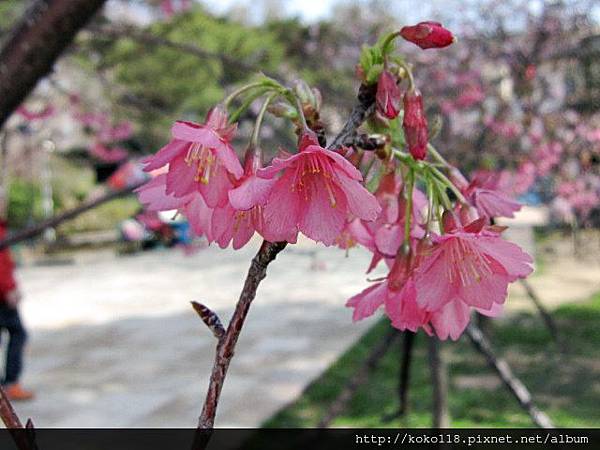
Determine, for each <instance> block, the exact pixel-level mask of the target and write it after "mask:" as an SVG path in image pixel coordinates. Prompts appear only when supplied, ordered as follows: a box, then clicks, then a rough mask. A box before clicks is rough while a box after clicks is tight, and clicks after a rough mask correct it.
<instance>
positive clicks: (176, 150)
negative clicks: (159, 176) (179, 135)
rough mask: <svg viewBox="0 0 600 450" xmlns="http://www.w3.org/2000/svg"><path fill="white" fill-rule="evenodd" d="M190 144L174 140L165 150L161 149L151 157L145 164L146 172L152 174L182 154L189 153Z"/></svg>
mask: <svg viewBox="0 0 600 450" xmlns="http://www.w3.org/2000/svg"><path fill="white" fill-rule="evenodd" d="M189 145H190V144H189V142H185V141H180V140H178V139H173V140H171V142H169V143H168V144H167V145H165V146H164V147H163V148H161V149H160V150H159V151H158V152H157V153H156V154H155V155H154V156H150V157H149V158H147V159H146V160H145V161H144V162H145V164H146V167H144V171H146V172H152V171H153V170H156V169H159V168H161V167H162V166H164V165H166V164H168V163H169V162H170V161H171V160H172V159H173V158H175V157H176V156H177V155H179V154H181V153H185V152H187V149H188V147H189Z"/></svg>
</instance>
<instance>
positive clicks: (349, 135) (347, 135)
mask: <svg viewBox="0 0 600 450" xmlns="http://www.w3.org/2000/svg"><path fill="white" fill-rule="evenodd" d="M376 90H377V85H373V86H367V85H364V84H362V85H361V86H360V88H359V90H358V104H357V105H356V106H355V107H354V108H353V109H352V112H351V113H350V117H349V118H348V120H347V121H346V124H345V125H344V127H343V128H342V131H340V133H339V134H338V135H337V136H336V137H335V139H334V140H333V142H332V143H331V145H330V146H329V148H330V149H336V148H339V147H341V146H348V145H352V144H353V143H354V141H355V138H356V130H358V128H359V127H360V126H361V125H362V123H363V122H364V121H365V120H366V118H367V117H369V116H370V115H371V114H372V113H373V112H374V111H375V94H376Z"/></svg>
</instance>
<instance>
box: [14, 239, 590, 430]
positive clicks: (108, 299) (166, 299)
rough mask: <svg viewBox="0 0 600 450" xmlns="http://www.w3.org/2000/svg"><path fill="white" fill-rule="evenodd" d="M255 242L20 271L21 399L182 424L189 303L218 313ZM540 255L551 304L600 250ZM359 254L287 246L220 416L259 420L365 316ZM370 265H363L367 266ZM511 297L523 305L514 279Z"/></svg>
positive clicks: (191, 359)
mask: <svg viewBox="0 0 600 450" xmlns="http://www.w3.org/2000/svg"><path fill="white" fill-rule="evenodd" d="M258 244H259V242H258V241H255V242H253V245H251V246H249V248H246V249H243V250H241V251H239V252H233V251H230V250H225V251H223V250H220V249H218V248H214V247H210V248H207V249H204V250H201V251H199V252H198V253H196V254H195V255H193V256H190V257H185V256H183V254H182V253H181V251H180V250H177V249H175V250H158V251H154V252H149V253H144V254H140V255H135V256H126V257H117V258H116V257H115V256H113V255H112V254H106V253H105V254H98V253H95V254H91V255H87V256H86V255H81V256H79V257H78V260H77V261H76V263H75V264H70V265H53V266H28V267H23V268H21V269H20V270H19V272H18V276H19V279H20V281H21V282H22V286H23V289H24V293H25V298H26V299H25V302H24V303H23V305H22V313H23V316H24V318H25V321H26V323H27V325H28V328H29V330H30V334H31V340H30V346H29V349H28V353H27V360H26V364H27V368H26V373H25V377H24V382H25V384H26V385H27V386H30V387H32V388H33V389H35V390H36V392H37V393H38V397H37V399H36V400H35V401H33V402H31V403H24V404H18V405H17V411H18V412H19V414H20V415H22V416H23V417H33V419H34V421H35V423H36V425H37V426H39V427H190V426H194V425H195V419H196V417H197V416H198V414H199V410H200V405H201V403H202V400H203V397H204V394H205V390H206V386H207V383H208V377H209V373H210V368H211V366H212V360H213V355H214V345H215V340H214V338H213V337H212V335H211V334H210V333H209V331H208V330H207V329H206V327H205V326H204V325H203V324H201V322H200V320H199V319H198V318H197V317H196V316H195V314H194V313H193V312H192V310H191V307H190V306H189V301H190V300H197V301H201V302H204V303H206V304H207V305H208V306H210V307H211V308H213V309H214V310H215V311H216V312H217V313H218V314H219V316H220V317H221V318H222V319H223V320H224V321H227V320H228V318H229V316H230V314H231V311H232V309H233V306H234V303H235V301H236V299H237V296H238V294H239V290H240V288H241V284H242V281H243V278H244V276H245V273H246V271H247V268H248V264H249V261H250V258H251V257H252V255H253V254H254V253H255V251H256V249H257V247H258ZM559 256H560V258H552V255H550V256H549V257H548V258H550V259H548V258H546V259H547V261H546V262H545V263H544V266H543V268H542V270H541V271H540V272H541V273H540V274H539V275H534V276H533V277H532V278H531V283H532V284H533V285H534V287H535V288H536V289H537V290H538V293H539V295H540V296H541V297H542V299H543V300H544V301H546V302H547V303H548V304H549V306H554V305H556V303H558V302H564V301H565V300H582V299H584V298H586V297H588V296H589V295H591V294H592V293H594V292H595V291H598V290H600V264H599V261H598V260H594V261H590V260H576V259H574V258H572V257H571V258H569V257H568V255H563V254H560V255H559ZM368 260H369V255H368V254H367V253H366V252H364V251H363V250H360V249H354V250H352V255H351V257H350V258H345V255H344V252H343V251H340V250H337V249H327V248H324V247H323V246H317V245H315V244H313V243H310V242H301V243H300V244H298V245H297V246H293V247H288V248H287V249H286V250H285V251H284V252H283V253H281V254H280V256H279V257H278V259H277V260H276V261H275V262H274V263H273V264H272V265H271V266H270V267H269V271H268V272H269V274H268V276H267V278H266V279H265V281H264V282H263V283H262V284H261V286H260V289H259V292H258V296H257V299H256V301H255V302H254V304H253V306H252V308H251V310H250V314H249V317H248V321H247V324H246V327H245V329H244V331H243V332H242V335H241V338H240V341H239V346H238V351H237V354H236V356H235V358H234V360H233V363H232V365H231V368H230V372H229V375H228V379H227V381H226V384H225V387H224V391H223V400H222V403H221V405H220V408H219V414H218V416H217V426H242V427H253V426H258V425H260V423H262V422H263V421H264V420H265V419H267V418H268V417H269V416H270V415H272V414H273V413H274V412H275V411H277V410H278V409H279V408H281V407H282V406H284V405H285V404H286V403H288V402H291V401H293V400H294V399H295V398H296V397H297V396H298V395H299V394H300V393H301V391H302V389H303V388H304V387H305V386H306V385H307V384H308V383H309V382H310V381H311V380H312V379H314V378H315V377H317V376H318V375H319V374H320V373H321V372H322V371H323V370H324V369H326V368H327V367H328V366H329V365H330V364H331V363H332V362H333V361H334V360H335V359H336V358H337V357H338V356H339V354H340V353H341V352H343V351H344V350H345V349H346V348H348V347H349V346H350V345H351V344H352V343H353V342H354V341H355V340H356V339H358V337H359V336H360V335H361V334H362V333H363V332H364V331H365V330H366V329H367V328H368V327H369V326H370V325H371V324H373V323H374V320H377V319H376V318H371V320H367V321H363V322H361V323H358V324H353V323H352V321H351V312H350V311H349V310H348V309H346V308H344V302H345V300H346V299H347V298H348V297H349V296H351V295H353V294H354V293H357V292H359V290H361V289H362V288H364V287H365V286H366V285H367V282H366V281H365V276H364V269H365V267H367V264H368ZM376 276H377V274H376V275H373V277H376ZM509 308H512V309H515V308H531V303H530V302H529V301H528V300H527V299H526V297H525V296H524V293H523V290H522V289H521V288H520V286H518V285H516V286H515V287H514V288H513V289H511V299H510V302H509Z"/></svg>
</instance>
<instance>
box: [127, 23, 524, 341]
mask: <svg viewBox="0 0 600 450" xmlns="http://www.w3.org/2000/svg"><path fill="white" fill-rule="evenodd" d="M397 36H402V37H403V38H404V39H406V40H408V41H411V42H413V43H415V44H417V45H419V46H420V47H421V48H423V49H428V48H440V47H445V46H447V45H450V44H451V43H452V42H453V41H454V37H453V36H452V34H451V33H450V32H449V31H448V30H446V29H445V28H443V27H442V26H441V25H440V24H437V23H433V22H424V23H421V24H418V25H415V26H413V27H404V28H403V29H402V30H400V31H399V32H397V33H392V34H390V35H388V36H386V37H385V38H384V39H382V40H381V41H380V42H378V43H377V44H376V45H375V46H373V47H365V48H364V49H363V53H362V56H361V61H360V64H359V67H358V69H357V72H358V74H359V76H360V78H361V81H362V84H363V90H364V91H366V92H371V93H372V95H373V97H374V98H373V100H374V102H375V103H376V105H377V108H376V112H375V113H374V114H373V115H372V117H370V118H369V119H368V123H367V127H368V131H370V132H373V133H374V134H372V135H371V137H373V139H372V140H373V141H376V142H378V144H377V145H375V148H370V147H369V148H367V146H362V147H361V144H360V143H359V139H358V136H357V139H355V141H356V143H353V144H352V145H350V146H349V147H344V146H342V147H340V148H335V149H331V148H325V147H324V145H323V144H322V143H320V141H319V136H318V133H315V131H313V130H317V131H319V130H318V129H319V109H320V103H321V100H320V95H319V93H318V92H317V91H315V90H311V89H310V88H308V87H307V86H306V85H305V84H303V83H298V84H297V85H296V86H295V87H294V88H292V89H289V88H286V87H284V86H282V85H281V84H279V83H278V82H276V81H274V80H272V79H268V78H264V79H261V80H259V81H257V82H255V83H252V84H250V85H247V86H244V87H243V88H241V89H239V90H238V91H236V92H234V93H232V94H231V95H230V96H229V97H227V98H226V99H225V100H224V101H223V103H222V104H220V105H217V106H216V107H214V108H213V109H212V110H211V111H210V112H209V113H208V116H207V118H206V121H205V122H204V123H203V124H197V123H192V122H176V123H175V124H174V125H173V127H172V130H171V134H172V140H171V141H170V142H169V143H168V144H167V145H166V146H165V147H163V148H162V149H161V150H160V151H159V152H157V153H156V154H155V155H154V156H151V157H150V158H148V159H147V160H146V161H145V169H144V170H146V171H147V172H150V173H151V174H152V175H153V176H154V177H153V179H152V180H151V181H149V182H148V183H147V184H146V185H144V186H142V187H141V188H140V189H139V190H138V196H139V199H140V201H141V202H142V203H143V204H144V205H145V206H146V207H147V209H148V210H149V211H162V210H178V211H179V212H180V213H181V214H183V215H185V217H186V218H187V219H188V221H189V222H190V225H191V228H192V229H193V231H194V232H195V233H196V234H197V235H202V236H204V237H205V238H206V239H207V240H208V241H209V242H216V243H217V244H218V245H219V246H220V247H222V248H225V247H227V246H229V245H230V244H231V245H232V246H233V248H234V249H239V248H241V247H242V246H244V245H245V244H246V243H247V242H248V241H249V240H250V238H251V237H252V236H253V235H254V233H258V234H259V235H261V236H262V237H263V238H264V239H266V240H268V241H271V242H278V241H287V242H289V243H295V242H296V241H297V238H298V234H299V233H302V234H304V235H305V236H307V237H308V238H311V239H313V240H315V241H317V242H321V243H323V244H324V245H327V246H331V245H337V246H339V247H341V248H343V249H348V248H350V247H353V246H356V245H360V246H363V247H364V248H366V249H367V250H369V251H370V252H372V254H373V258H372V261H371V264H370V267H369V269H368V271H371V270H373V269H374V268H375V267H376V266H377V265H378V264H379V263H381V262H383V263H384V264H386V265H387V267H388V269H389V271H388V274H387V276H386V277H385V278H383V279H380V280H378V281H376V282H375V284H373V285H372V286H370V287H369V288H367V289H365V290H364V291H363V292H361V293H360V294H358V295H356V296H354V297H352V298H351V299H350V300H349V301H348V304H347V305H348V306H349V307H352V308H354V319H355V320H359V319H362V318H365V317H367V316H370V315H372V314H373V313H374V312H375V311H376V310H377V309H379V308H380V307H381V306H383V307H384V311H385V313H386V314H387V315H388V316H389V318H390V319H391V323H392V325H393V326H394V327H396V328H398V329H401V330H411V331H416V330H417V329H419V328H423V329H424V330H425V331H426V332H427V333H429V334H434V333H435V334H436V335H437V336H438V337H439V338H440V339H447V338H448V337H450V338H452V339H457V338H458V337H459V336H460V334H461V333H462V332H463V330H464V329H465V327H466V325H467V323H468V321H469V318H470V315H471V312H472V311H473V310H476V311H479V312H481V313H482V314H486V315H490V316H495V315H497V314H498V313H499V312H500V311H501V308H502V304H503V303H504V301H505V299H506V295H507V286H508V284H509V283H511V282H513V281H515V280H516V279H518V278H522V277H525V276H527V275H528V274H529V273H530V272H531V271H532V267H531V263H532V260H531V258H530V257H529V256H528V255H527V254H525V253H524V252H523V251H521V249H520V248H519V247H518V246H516V245H515V244H512V243H510V242H507V241H505V240H504V239H503V238H502V237H501V232H502V228H501V227H497V226H494V225H493V222H492V220H491V219H493V218H494V217H498V216H507V217H511V216H512V215H513V213H514V212H515V211H516V210H518V209H519V205H518V204H517V203H516V202H514V201H513V200H511V198H510V197H508V196H507V195H505V194H504V193H502V192H501V191H500V190H499V189H498V180H497V179H496V178H495V177H494V176H493V174H486V173H481V174H480V175H478V176H477V177H475V178H474V179H473V180H472V181H470V182H469V181H468V180H467V179H466V178H465V177H464V176H463V175H462V174H461V173H460V172H459V171H458V170H457V169H456V168H454V167H452V166H450V165H449V164H448V163H447V162H446V161H445V160H444V159H443V157H442V156H441V155H440V154H439V153H438V152H437V151H436V150H435V148H433V147H432V146H431V144H430V143H429V136H428V134H429V130H428V123H427V118H426V115H425V111H424V107H423V97H422V95H421V93H420V92H419V91H418V89H417V88H416V86H415V82H414V78H413V75H412V71H411V67H410V65H408V64H407V63H406V62H405V61H404V60H403V59H402V58H401V57H400V56H397V55H395V54H394V47H393V42H394V39H395V38H396V37H397ZM404 81H406V82H407V84H408V86H407V88H406V90H405V92H404V93H403V85H404ZM241 96H246V98H245V99H244V101H243V102H242V107H241V108H242V109H243V108H244V107H247V105H249V104H250V103H251V102H252V101H253V100H256V99H257V98H259V97H263V96H264V97H265V100H264V102H263V104H262V107H261V109H260V111H259V113H258V115H257V118H256V124H255V128H254V132H253V134H252V138H251V140H250V143H249V145H248V147H247V150H246V152H245V156H244V160H243V163H242V162H240V160H239V158H238V156H237V154H236V152H235V150H234V148H233V146H232V138H233V135H234V133H235V131H236V119H237V117H239V115H240V112H241V109H238V110H236V111H235V112H234V113H233V114H231V115H229V114H228V112H227V111H228V108H229V107H230V105H231V103H232V101H233V100H234V99H235V98H238V97H241ZM276 101H277V103H276ZM401 104H402V105H403V106H402V107H401ZM267 112H271V113H272V114H275V115H277V116H279V117H285V118H288V119H290V120H291V121H292V123H293V124H294V125H295V127H296V131H297V134H298V136H299V139H298V148H297V151H296V152H295V153H288V152H286V151H284V150H280V153H279V155H278V156H277V157H275V158H274V159H273V160H272V161H271V162H270V164H269V165H267V166H263V160H262V152H261V149H260V145H259V142H258V136H259V133H260V128H261V124H262V121H263V118H264V116H265V114H266V113H267ZM367 140H369V139H367ZM405 150H406V151H405ZM428 157H432V159H433V161H428ZM444 172H446V173H444Z"/></svg>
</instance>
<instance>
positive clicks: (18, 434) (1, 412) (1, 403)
mask: <svg viewBox="0 0 600 450" xmlns="http://www.w3.org/2000/svg"><path fill="white" fill-rule="evenodd" d="M0 418H2V422H3V423H4V426H5V427H6V428H8V431H9V432H10V434H11V436H12V438H13V441H14V442H15V445H16V446H17V448H18V449H19V450H37V446H36V445H35V442H34V441H33V439H30V438H29V437H30V436H31V437H33V434H32V432H31V430H32V429H33V422H32V421H31V419H29V420H27V428H25V427H23V424H22V423H21V420H20V419H19V416H17V413H16V412H15V410H14V408H13V406H12V404H11V403H10V400H9V399H8V397H7V396H6V393H5V392H4V388H2V386H0Z"/></svg>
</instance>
